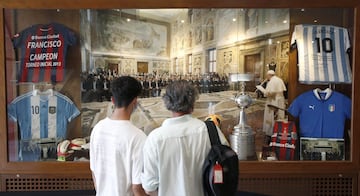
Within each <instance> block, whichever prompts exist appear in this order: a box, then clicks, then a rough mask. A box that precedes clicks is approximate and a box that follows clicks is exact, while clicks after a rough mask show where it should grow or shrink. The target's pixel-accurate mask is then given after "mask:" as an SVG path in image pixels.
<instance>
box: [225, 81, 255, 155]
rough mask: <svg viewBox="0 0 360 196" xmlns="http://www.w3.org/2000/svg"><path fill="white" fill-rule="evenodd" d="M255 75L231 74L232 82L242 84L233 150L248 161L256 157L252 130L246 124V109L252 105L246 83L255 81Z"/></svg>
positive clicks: (231, 138)
mask: <svg viewBox="0 0 360 196" xmlns="http://www.w3.org/2000/svg"><path fill="white" fill-rule="evenodd" d="M253 77H254V76H253V74H230V81H231V82H238V83H240V91H239V93H237V94H236V95H235V98H234V101H235V102H236V104H237V105H238V106H239V108H240V116H239V124H237V125H235V126H234V131H233V132H232V133H231V134H230V145H231V148H232V149H233V150H234V151H235V152H236V153H237V155H238V158H239V160H247V159H248V157H253V156H255V138H254V132H253V130H252V128H251V127H250V126H249V125H247V123H246V114H245V109H246V108H247V107H248V106H250V105H251V104H252V98H251V96H250V95H249V94H247V93H246V92H245V85H246V84H245V82H247V81H252V80H253Z"/></svg>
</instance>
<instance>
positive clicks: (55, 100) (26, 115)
mask: <svg viewBox="0 0 360 196" xmlns="http://www.w3.org/2000/svg"><path fill="white" fill-rule="evenodd" d="M79 114H80V112H79V110H78V109H77V108H76V106H75V104H74V103H73V102H72V101H71V100H70V99H69V98H68V97H66V96H65V95H62V94H60V93H58V92H55V91H53V90H51V89H49V90H47V91H45V92H40V91H38V90H34V91H32V92H29V93H26V94H23V95H21V96H19V97H17V98H15V99H14V100H13V101H12V102H11V103H10V104H9V105H8V115H9V117H10V119H12V120H13V121H17V123H18V125H19V129H20V138H21V140H33V139H44V138H65V137H66V129H67V124H68V122H70V121H71V120H72V119H74V118H75V117H77V116H78V115H79Z"/></svg>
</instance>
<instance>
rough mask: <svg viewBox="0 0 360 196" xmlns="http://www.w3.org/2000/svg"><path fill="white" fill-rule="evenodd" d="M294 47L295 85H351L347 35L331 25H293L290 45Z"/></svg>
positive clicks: (340, 28) (339, 28)
mask: <svg viewBox="0 0 360 196" xmlns="http://www.w3.org/2000/svg"><path fill="white" fill-rule="evenodd" d="M295 43H296V45H297V49H298V66H299V82H302V83H310V84H316V83H351V81H352V74H351V69H350V63H349V55H348V53H347V50H348V49H349V48H350V41H349V35H348V31H347V29H345V28H342V27H336V26H331V25H296V26H295V29H294V32H293V34H292V38H291V44H295Z"/></svg>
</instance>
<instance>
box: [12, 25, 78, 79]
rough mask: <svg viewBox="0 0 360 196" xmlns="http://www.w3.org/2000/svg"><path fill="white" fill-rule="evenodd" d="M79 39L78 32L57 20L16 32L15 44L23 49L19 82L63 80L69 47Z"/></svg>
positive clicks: (19, 68) (19, 67)
mask: <svg viewBox="0 0 360 196" xmlns="http://www.w3.org/2000/svg"><path fill="white" fill-rule="evenodd" d="M75 42H76V37H75V34H74V33H73V32H72V31H71V30H70V29H68V28H67V27H65V26H64V25H61V24H57V23H51V24H47V25H42V24H38V25H33V26H31V27H29V28H27V29H25V30H23V31H21V32H20V33H18V34H16V35H14V37H13V45H14V47H15V48H20V52H21V53H20V64H19V65H18V67H17V69H18V73H17V75H18V76H17V78H18V81H19V82H61V81H63V80H64V75H65V73H64V68H65V59H66V53H67V48H68V46H70V45H73V44H75Z"/></svg>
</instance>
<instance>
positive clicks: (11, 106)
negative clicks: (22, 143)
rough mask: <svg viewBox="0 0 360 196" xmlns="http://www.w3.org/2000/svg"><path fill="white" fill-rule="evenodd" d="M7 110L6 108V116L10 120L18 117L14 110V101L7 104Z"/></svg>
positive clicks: (15, 119)
mask: <svg viewBox="0 0 360 196" xmlns="http://www.w3.org/2000/svg"><path fill="white" fill-rule="evenodd" d="M7 110H8V116H9V118H10V119H11V120H13V121H17V119H18V117H17V112H16V103H14V102H11V103H10V104H9V105H8V106H7Z"/></svg>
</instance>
